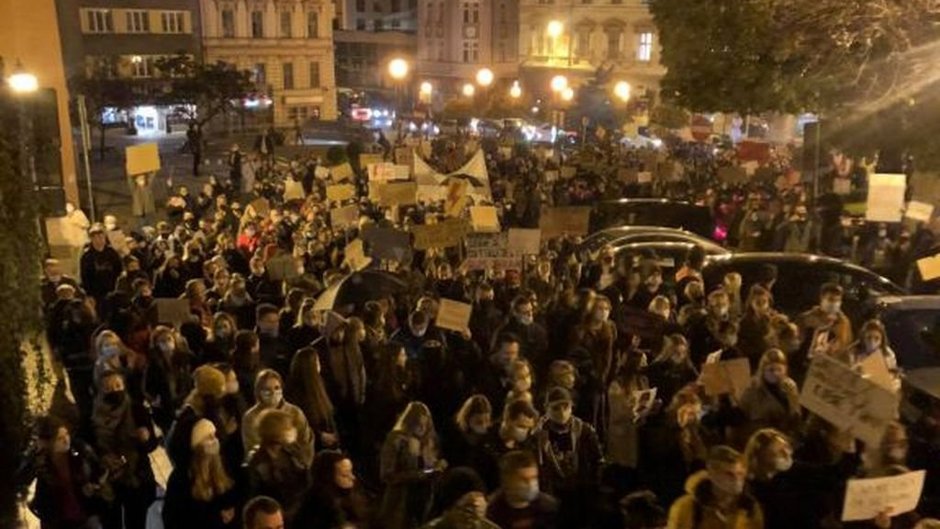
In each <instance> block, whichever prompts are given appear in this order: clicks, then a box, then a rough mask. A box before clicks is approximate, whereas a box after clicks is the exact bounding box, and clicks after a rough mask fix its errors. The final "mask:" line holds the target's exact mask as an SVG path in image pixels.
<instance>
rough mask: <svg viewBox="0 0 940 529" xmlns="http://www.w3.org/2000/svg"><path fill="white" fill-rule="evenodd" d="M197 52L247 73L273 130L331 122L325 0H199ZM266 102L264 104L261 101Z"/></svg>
mask: <svg viewBox="0 0 940 529" xmlns="http://www.w3.org/2000/svg"><path fill="white" fill-rule="evenodd" d="M200 5H201V17H202V23H203V25H202V30H203V34H202V37H203V40H202V44H203V52H204V57H205V60H206V61H207V62H213V61H222V62H225V63H228V64H233V65H235V66H236V67H237V68H238V69H240V70H249V71H251V72H252V75H253V78H254V81H255V83H256V85H257V87H258V92H259V94H260V97H259V98H258V99H259V100H261V101H264V102H270V104H271V105H272V109H273V123H274V125H275V126H278V127H285V126H291V125H294V124H297V123H301V124H302V123H305V122H307V121H308V120H335V119H336V115H337V111H336V81H335V73H334V71H335V67H334V50H333V3H332V2H331V0H200ZM265 104H266V103H265Z"/></svg>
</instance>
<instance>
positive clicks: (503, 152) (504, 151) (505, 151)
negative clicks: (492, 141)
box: [499, 147, 512, 160]
mask: <svg viewBox="0 0 940 529" xmlns="http://www.w3.org/2000/svg"><path fill="white" fill-rule="evenodd" d="M499 156H500V157H501V158H502V159H503V160H508V159H510V158H512V147H500V148H499Z"/></svg>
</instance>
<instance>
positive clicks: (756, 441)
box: [744, 428, 792, 476]
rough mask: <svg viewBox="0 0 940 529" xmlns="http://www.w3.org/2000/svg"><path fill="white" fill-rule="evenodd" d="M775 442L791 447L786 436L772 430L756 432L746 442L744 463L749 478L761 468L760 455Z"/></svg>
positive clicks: (765, 429) (766, 429)
mask: <svg viewBox="0 0 940 529" xmlns="http://www.w3.org/2000/svg"><path fill="white" fill-rule="evenodd" d="M776 441H781V442H784V443H786V444H787V445H790V446H792V444H791V443H790V439H788V438H787V436H786V435H784V434H783V433H782V432H780V431H779V430H775V429H773V428H764V429H762V430H758V431H756V432H754V435H752V436H751V438H750V439H748V440H747V446H746V447H745V448H744V461H745V464H746V465H747V472H748V475H749V476H755V475H757V474H756V472H757V469H759V468H760V467H761V466H762V465H761V464H760V457H761V454H762V453H763V452H764V450H766V449H767V447H769V446H770V445H772V444H773V443H774V442H776ZM762 473H763V472H762Z"/></svg>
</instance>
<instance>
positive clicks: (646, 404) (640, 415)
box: [632, 388, 657, 422]
mask: <svg viewBox="0 0 940 529" xmlns="http://www.w3.org/2000/svg"><path fill="white" fill-rule="evenodd" d="M656 392H657V389H656V388H650V389H644V390H640V391H634V392H633V396H632V400H633V422H640V421H641V420H643V419H644V418H645V417H646V416H647V415H649V414H650V412H651V411H653V408H654V407H655V406H656Z"/></svg>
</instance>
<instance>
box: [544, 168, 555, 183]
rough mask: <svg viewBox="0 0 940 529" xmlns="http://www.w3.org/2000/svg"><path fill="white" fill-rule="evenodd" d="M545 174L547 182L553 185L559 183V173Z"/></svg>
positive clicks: (549, 172)
mask: <svg viewBox="0 0 940 529" xmlns="http://www.w3.org/2000/svg"><path fill="white" fill-rule="evenodd" d="M543 174H544V175H545V181H546V182H549V183H551V182H557V181H558V171H545V173H543Z"/></svg>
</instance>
